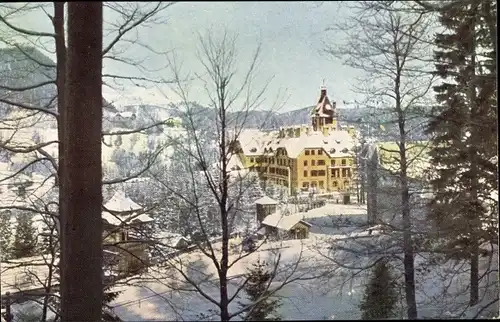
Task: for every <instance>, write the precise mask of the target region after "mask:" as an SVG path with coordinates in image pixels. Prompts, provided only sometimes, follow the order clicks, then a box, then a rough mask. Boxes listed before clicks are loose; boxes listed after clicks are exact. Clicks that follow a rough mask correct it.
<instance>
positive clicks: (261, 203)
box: [255, 196, 278, 223]
mask: <svg viewBox="0 0 500 322" xmlns="http://www.w3.org/2000/svg"><path fill="white" fill-rule="evenodd" d="M255 205H256V207H257V221H258V222H259V223H262V221H263V220H264V218H266V217H267V216H269V215H270V214H273V213H275V212H276V206H277V205H278V202H277V201H276V200H274V199H272V198H269V197H268V196H264V197H262V198H260V199H257V200H256V201H255Z"/></svg>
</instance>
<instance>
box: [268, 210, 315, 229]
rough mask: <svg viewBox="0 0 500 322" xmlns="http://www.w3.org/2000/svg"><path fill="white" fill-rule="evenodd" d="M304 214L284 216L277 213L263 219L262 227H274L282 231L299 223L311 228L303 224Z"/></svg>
mask: <svg viewBox="0 0 500 322" xmlns="http://www.w3.org/2000/svg"><path fill="white" fill-rule="evenodd" d="M303 219H304V213H300V212H299V213H296V214H291V215H285V214H284V212H281V211H277V212H275V213H274V214H271V215H269V216H267V217H266V218H264V220H263V221H262V224H263V225H266V226H271V227H276V228H278V229H282V230H286V231H288V230H290V229H292V228H293V227H294V226H295V225H296V224H298V223H299V222H301V223H303V224H305V225H307V226H309V227H311V224H309V223H307V222H305V221H304V220H303Z"/></svg>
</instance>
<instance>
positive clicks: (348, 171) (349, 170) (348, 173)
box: [347, 169, 351, 178]
mask: <svg viewBox="0 0 500 322" xmlns="http://www.w3.org/2000/svg"><path fill="white" fill-rule="evenodd" d="M347 176H348V177H349V178H350V177H351V169H347Z"/></svg>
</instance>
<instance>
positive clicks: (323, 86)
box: [321, 78, 326, 88]
mask: <svg viewBox="0 0 500 322" xmlns="http://www.w3.org/2000/svg"><path fill="white" fill-rule="evenodd" d="M325 83H326V79H325V78H323V82H322V85H321V87H322V88H325V87H326V84H325Z"/></svg>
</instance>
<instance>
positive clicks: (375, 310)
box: [359, 260, 398, 320]
mask: <svg viewBox="0 0 500 322" xmlns="http://www.w3.org/2000/svg"><path fill="white" fill-rule="evenodd" d="M397 301H398V298H397V292H396V288H395V282H394V279H393V277H392V276H391V271H390V266H389V264H388V263H387V262H386V261H385V260H383V261H380V262H378V263H377V264H376V265H375V266H374V268H373V272H372V276H371V278H370V281H369V283H368V284H367V285H366V289H365V294H364V296H363V299H362V301H361V304H360V306H359V307H360V309H361V316H362V317H361V318H362V319H363V320H377V319H387V318H391V317H393V315H394V309H395V306H396V303H397Z"/></svg>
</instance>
